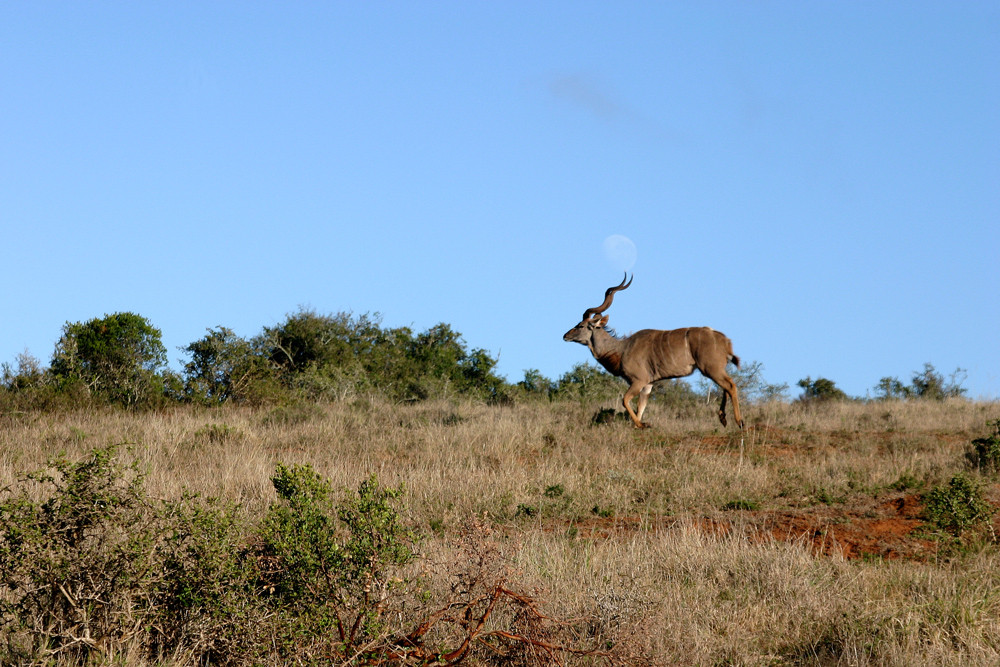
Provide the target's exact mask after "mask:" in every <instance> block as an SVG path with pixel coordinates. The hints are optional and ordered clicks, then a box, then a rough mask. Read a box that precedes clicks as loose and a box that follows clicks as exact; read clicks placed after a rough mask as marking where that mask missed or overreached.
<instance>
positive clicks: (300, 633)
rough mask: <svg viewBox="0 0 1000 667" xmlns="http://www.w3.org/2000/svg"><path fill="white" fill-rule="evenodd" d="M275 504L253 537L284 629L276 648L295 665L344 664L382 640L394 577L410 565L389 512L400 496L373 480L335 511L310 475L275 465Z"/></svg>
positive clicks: (406, 540) (398, 583)
mask: <svg viewBox="0 0 1000 667" xmlns="http://www.w3.org/2000/svg"><path fill="white" fill-rule="evenodd" d="M272 481H273V483H274V488H275V491H277V493H278V497H279V498H280V501H279V502H278V503H275V504H274V505H272V507H271V509H270V511H269V512H268V514H267V517H266V518H265V519H264V522H263V524H262V526H261V529H260V539H261V543H262V548H261V558H262V561H263V562H264V563H265V568H264V569H263V571H262V573H261V577H262V587H263V589H264V590H265V591H267V592H268V593H270V603H271V605H272V606H273V608H274V609H275V612H276V613H277V614H279V616H280V617H281V619H282V621H283V624H284V625H283V630H281V631H279V632H280V634H281V636H280V637H279V645H281V646H283V647H284V648H285V649H286V650H287V651H288V652H289V653H288V657H292V656H294V657H295V658H296V659H297V660H298V659H300V658H301V657H302V656H303V655H309V654H312V653H314V652H315V653H318V654H322V655H327V656H330V655H332V656H337V659H338V660H349V659H351V658H352V656H356V655H357V654H358V652H361V653H364V651H365V649H363V648H362V647H365V646H375V645H376V644H378V643H379V641H378V640H379V639H381V638H383V637H384V634H385V616H386V614H387V613H388V611H389V601H390V598H392V597H393V596H394V595H395V594H396V593H397V592H398V591H399V590H400V589H401V587H402V585H403V583H404V582H403V581H402V580H401V579H399V578H398V577H397V576H396V572H397V569H398V568H399V567H401V566H402V565H404V564H406V563H407V562H409V561H410V560H411V559H412V558H413V557H414V552H413V550H412V545H413V542H414V539H415V537H414V535H413V534H412V533H411V532H410V531H409V530H407V529H406V528H404V527H403V526H402V524H401V523H400V521H399V517H398V515H397V514H396V512H395V510H394V509H393V507H392V501H393V500H394V499H395V498H397V497H398V496H399V494H400V493H401V490H400V489H386V488H383V487H382V486H380V485H379V483H378V480H377V479H376V478H375V477H374V476H372V477H371V478H369V479H368V480H366V481H365V482H364V483H362V484H361V486H360V488H359V489H358V493H357V497H356V498H348V499H345V500H344V501H343V502H342V503H341V504H339V505H338V504H336V503H335V502H334V498H333V490H332V488H331V487H330V484H329V482H327V481H326V480H324V479H323V478H321V477H320V476H319V475H318V474H317V473H316V472H315V471H314V470H313V469H312V467H310V466H308V465H305V466H292V467H286V466H284V465H281V464H279V465H278V468H277V472H276V474H275V476H274V478H273V480H272Z"/></svg>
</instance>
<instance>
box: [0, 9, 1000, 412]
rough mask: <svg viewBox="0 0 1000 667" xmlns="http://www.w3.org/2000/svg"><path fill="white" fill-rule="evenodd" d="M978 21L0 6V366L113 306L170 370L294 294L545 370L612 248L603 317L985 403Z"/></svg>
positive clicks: (990, 49)
mask: <svg viewBox="0 0 1000 667" xmlns="http://www.w3.org/2000/svg"><path fill="white" fill-rule="evenodd" d="M998 34H1000V5H998V4H997V3H995V2H962V3H955V2H919V1H918V2H850V1H848V2H752V3H748V2H622V3H617V2H616V3H609V2H503V3H483V2H322V3H320V2H316V3H285V2H281V3H279V2H265V3H262V2H239V3H235V2H234V3H225V2H213V3H204V2H190V3H188V2H170V3H166V2H143V3H135V2H130V3H126V2H110V3H109V2H87V3H70V2H44V1H35V2H8V3H4V4H3V6H2V8H0V90H2V95H0V127H2V128H3V131H2V132H0V225H2V230H3V237H2V238H3V247H4V251H3V267H4V274H5V281H4V282H5V289H4V290H2V292H0V306H2V312H3V313H4V316H3V320H4V323H3V326H2V327H0V361H6V362H9V363H12V362H14V360H15V358H16V356H17V355H18V354H19V353H21V352H23V351H25V350H27V351H28V352H29V353H30V354H32V355H34V356H36V357H38V358H39V359H41V360H42V361H43V362H44V363H46V364H47V363H48V361H49V359H50V357H51V353H52V349H53V346H54V344H55V342H56V339H57V338H58V337H59V334H60V331H61V328H62V326H63V325H64V324H65V323H66V322H67V321H70V322H76V321H84V320H87V319H90V318H92V317H100V316H103V315H104V314H109V313H114V312H120V311H132V312H137V313H139V314H141V315H144V316H145V317H147V318H149V319H150V320H151V321H152V323H153V324H154V325H155V326H157V327H159V328H160V329H161V330H162V331H163V340H164V343H165V345H166V346H167V348H168V350H169V353H170V358H171V361H172V365H174V367H176V368H179V366H180V360H182V359H183V357H184V355H183V353H182V352H181V351H180V350H179V349H178V348H180V347H183V346H185V345H187V344H188V343H190V342H192V341H195V340H197V339H199V338H201V337H202V336H203V335H204V334H205V331H206V329H208V328H210V327H215V326H220V325H221V326H227V327H230V328H232V329H234V330H235V331H236V332H237V333H239V334H240V335H243V336H246V337H250V336H253V335H255V334H257V333H259V332H260V330H261V328H262V327H264V326H271V325H274V324H277V323H279V322H281V321H283V319H284V318H285V316H286V315H287V314H288V313H292V312H295V311H296V310H298V308H299V307H300V306H302V307H306V308H311V309H314V310H316V311H319V312H321V313H336V312H340V311H350V312H353V313H355V314H361V313H375V312H378V313H381V315H382V322H383V324H384V325H385V326H393V327H395V326H410V327H413V328H414V329H415V330H417V331H422V330H424V329H426V328H428V327H430V326H432V325H434V324H436V323H438V322H447V323H449V324H451V325H452V327H453V328H454V329H456V330H458V331H460V332H462V334H463V336H464V338H465V340H466V342H467V343H468V345H469V346H470V347H473V348H484V349H486V350H488V351H489V352H490V353H492V354H494V355H499V359H500V362H499V370H500V372H501V373H502V374H504V375H506V376H507V377H508V379H510V380H511V381H517V380H520V379H521V378H522V377H523V371H524V370H525V369H528V368H536V369H539V370H541V371H542V372H543V373H544V374H545V375H547V376H549V377H552V378H557V377H558V376H559V375H561V374H562V373H564V372H566V371H568V370H569V369H570V368H571V367H572V366H573V365H574V364H575V363H578V362H581V361H586V360H589V359H590V357H589V353H588V352H587V350H586V349H585V348H583V347H581V346H579V345H575V344H570V343H564V342H563V341H562V334H563V333H564V332H565V331H566V330H567V329H569V328H570V327H572V326H573V325H575V324H576V323H577V322H578V320H579V317H580V314H581V313H582V312H583V310H584V309H586V308H588V307H590V306H595V305H597V304H598V303H600V301H601V299H602V298H603V294H604V290H605V288H607V287H608V286H610V285H612V284H616V283H617V282H618V281H619V280H620V278H621V276H622V273H623V269H628V270H629V271H630V272H634V274H635V282H634V283H633V285H632V287H631V288H630V289H629V290H628V291H626V292H623V293H621V294H619V295H618V297H617V298H616V301H615V304H614V306H613V307H612V308H611V309H610V310H609V315H610V317H611V325H612V326H614V327H616V328H617V330H618V331H619V332H620V333H628V332H630V331H634V330H638V329H643V328H664V329H669V328H678V327H682V326H702V325H706V326H711V327H713V328H716V329H718V330H720V331H723V332H725V333H726V334H727V335H729V336H730V338H732V339H733V341H734V346H735V350H736V353H737V354H738V355H740V356H741V357H742V358H743V359H744V360H746V361H758V362H760V363H762V364H763V366H764V376H765V378H766V379H767V380H768V381H770V382H773V383H780V382H787V383H788V384H790V385H791V386H792V391H791V392H790V393H791V394H792V395H794V394H795V393H797V391H798V390H797V388H796V387H795V383H796V382H797V381H798V380H799V379H801V378H804V377H806V376H811V377H813V378H816V377H818V376H823V377H827V378H829V379H832V380H834V381H835V382H836V383H837V385H838V386H839V387H841V388H842V389H844V390H845V391H846V392H847V393H849V394H852V395H865V394H866V392H870V391H871V389H872V388H873V387H874V386H875V385H876V384H877V383H878V380H879V379H880V378H881V377H884V376H898V377H900V378H901V379H903V380H904V381H909V379H910V378H911V375H912V373H913V372H914V371H917V370H920V369H922V368H923V364H924V363H925V362H930V363H932V364H934V366H935V367H936V368H937V369H938V370H939V371H941V372H943V373H944V374H948V373H950V372H951V371H953V370H954V369H955V368H956V367H961V368H964V369H966V370H967V372H968V377H967V379H966V381H965V385H964V386H965V387H966V388H967V389H968V390H969V393H970V395H972V396H974V397H988V398H998V397H1000V307H998V298H997V295H998V289H997V287H998V280H997V273H998V263H997V259H998V255H1000V253H998V251H1000V40H998V39H997V35H998ZM609 237H624V240H622V239H619V243H618V244H617V245H615V244H610V245H611V246H612V248H611V250H609V243H606V240H607V239H609ZM629 241H631V243H632V244H634V246H635V255H634V261H633V260H632V258H631V257H630V256H629V253H628V252H624V253H622V252H619V251H620V250H621V249H622V248H625V250H626V251H627V250H628V249H630V245H629V243H628V242H629ZM615 248H617V250H615Z"/></svg>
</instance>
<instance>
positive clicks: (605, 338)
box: [587, 329, 625, 377]
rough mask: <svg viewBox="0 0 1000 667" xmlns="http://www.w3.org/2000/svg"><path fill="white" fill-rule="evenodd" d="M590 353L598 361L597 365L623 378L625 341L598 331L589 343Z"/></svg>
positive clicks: (601, 330)
mask: <svg viewBox="0 0 1000 667" xmlns="http://www.w3.org/2000/svg"><path fill="white" fill-rule="evenodd" d="M587 347H589V348H590V353H591V354H593V355H594V359H597V363H599V364H601V366H604V368H605V369H606V370H607V371H608V372H609V373H611V374H612V375H618V376H619V377H620V376H621V372H622V350H623V349H624V347H625V339H623V338H615V337H614V336H612V335H611V334H609V333H608V332H607V331H605V330H604V329H597V330H595V331H594V332H593V335H592V336H591V337H590V342H589V343H587Z"/></svg>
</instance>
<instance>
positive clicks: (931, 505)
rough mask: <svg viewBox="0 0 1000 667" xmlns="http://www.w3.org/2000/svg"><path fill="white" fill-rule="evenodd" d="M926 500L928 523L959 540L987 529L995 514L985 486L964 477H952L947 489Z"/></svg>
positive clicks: (939, 489)
mask: <svg viewBox="0 0 1000 667" xmlns="http://www.w3.org/2000/svg"><path fill="white" fill-rule="evenodd" d="M923 500H924V515H925V516H926V518H927V520H928V521H930V522H931V523H933V524H934V525H935V526H937V527H938V528H940V529H942V530H946V531H948V532H949V533H952V534H953V535H956V536H961V535H962V533H964V532H966V531H968V530H970V529H972V528H981V527H983V526H986V525H988V523H989V520H990V517H991V516H993V512H994V509H993V507H992V506H991V505H990V504H989V503H988V502H987V501H986V498H985V497H984V493H983V487H982V485H981V484H979V483H978V482H977V481H976V480H975V479H973V478H972V477H969V476H968V475H966V474H964V473H959V474H958V475H955V476H954V477H952V478H951V480H950V481H949V482H948V484H947V485H943V484H942V485H939V486H935V487H934V488H933V489H931V490H930V491H928V492H927V493H926V494H925V495H924V497H923Z"/></svg>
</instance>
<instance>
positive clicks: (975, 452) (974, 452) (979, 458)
mask: <svg viewBox="0 0 1000 667" xmlns="http://www.w3.org/2000/svg"><path fill="white" fill-rule="evenodd" d="M987 426H992V427H993V433H992V434H990V435H988V436H986V437H985V438H976V439H975V440H973V441H972V447H971V448H970V449H969V451H967V452H966V453H965V458H966V460H967V461H968V462H969V464H970V465H971V466H972V467H973V468H975V469H976V470H978V471H980V472H983V473H987V474H990V475H995V474H997V473H998V472H1000V419H998V420H996V421H994V422H992V423H990V422H987Z"/></svg>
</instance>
